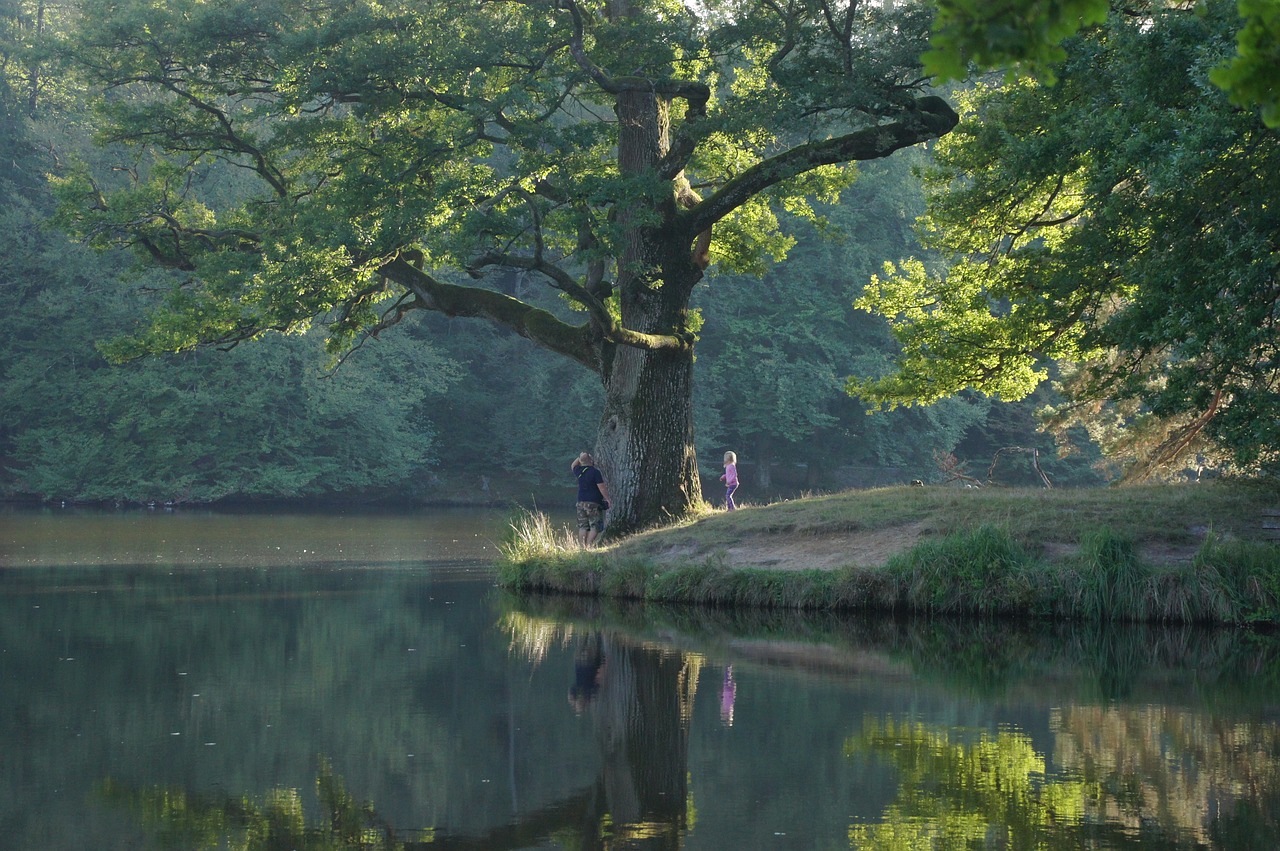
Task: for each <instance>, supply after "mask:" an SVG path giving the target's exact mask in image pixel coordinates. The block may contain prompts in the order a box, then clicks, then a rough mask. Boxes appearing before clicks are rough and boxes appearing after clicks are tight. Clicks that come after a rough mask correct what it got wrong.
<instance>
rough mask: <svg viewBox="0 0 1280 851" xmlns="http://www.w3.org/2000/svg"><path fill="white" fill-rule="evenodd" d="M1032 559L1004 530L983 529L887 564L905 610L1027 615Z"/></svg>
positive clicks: (951, 537) (928, 543)
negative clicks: (897, 585)
mask: <svg viewBox="0 0 1280 851" xmlns="http://www.w3.org/2000/svg"><path fill="white" fill-rule="evenodd" d="M1035 568H1036V565H1035V560H1034V558H1033V557H1032V556H1031V555H1030V554H1029V553H1027V551H1026V550H1024V549H1023V548H1022V547H1021V546H1019V545H1018V543H1017V542H1016V541H1014V540H1013V539H1012V538H1011V537H1010V536H1009V534H1008V532H1007V531H1005V530H1004V529H1001V528H998V527H996V526H992V525H983V526H979V527H977V528H975V529H971V530H968V531H964V532H957V533H955V534H951V535H948V536H946V537H945V538H941V539H939V540H936V541H925V542H923V543H921V544H919V545H917V546H916V547H915V548H914V549H912V550H911V551H910V552H908V553H904V554H902V555H899V556H895V557H894V558H892V559H890V560H889V563H888V564H887V565H886V572H887V573H888V574H889V575H890V576H891V577H892V578H893V579H894V580H895V581H896V582H897V583H898V584H899V594H900V597H901V602H903V603H904V604H905V605H906V606H907V607H908V608H911V609H918V610H923V611H928V612H935V613H939V614H979V615H995V614H1008V613H1015V612H1026V611H1028V610H1029V609H1030V608H1031V607H1032V605H1033V603H1034V588H1033V583H1032V576H1033V574H1034V573H1035Z"/></svg>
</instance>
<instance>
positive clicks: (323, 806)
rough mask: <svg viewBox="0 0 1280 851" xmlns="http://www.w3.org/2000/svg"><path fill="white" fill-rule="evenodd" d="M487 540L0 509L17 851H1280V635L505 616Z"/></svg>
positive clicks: (861, 621) (289, 517) (0, 722)
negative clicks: (1086, 850) (1132, 850)
mask: <svg viewBox="0 0 1280 851" xmlns="http://www.w3.org/2000/svg"><path fill="white" fill-rule="evenodd" d="M505 522H506V515H505V514H504V513H503V512H487V511H431V512H424V513H421V514H397V515H386V514H376V515H375V514H350V515H339V514H306V515H303V514H274V515H244V514H242V515H236V514H217V513H204V512H195V511H179V512H174V513H165V512H155V513H148V512H141V511H137V512H119V513H93V512H75V511H42V512H14V511H10V512H7V513H0V684H2V688H3V692H2V693H0V848H4V849H15V851H26V850H27V849H31V851H37V849H38V851H59V849H89V848H92V849H131V851H134V849H142V848H148V847H150V848H162V849H163V848H178V849H206V848H236V849H239V848H245V849H268V848H270V849H287V848H299V849H301V848H307V849H346V848H405V849H423V851H425V849H453V848H457V849H462V848H466V849H516V848H567V849H590V848H690V849H752V848H768V849H793V848H794V849H834V848H867V849H968V848H1008V849H1079V848H1098V849H1121V848H1126V849H1127V848H1144V849H1166V848H1169V849H1173V848H1178V849H1182V848H1185V849H1201V848H1211V849H1232V851H1238V849H1246V851H1248V849H1274V848H1277V847H1280V642H1278V641H1277V638H1276V637H1275V636H1271V635H1267V634H1255V633H1250V632H1244V631H1233V630H1198V629H1153V628H1144V627H1123V628H1122V627H1116V626H1098V625H1056V626H1040V627H1036V628H1031V627H1025V626H1019V625H1014V624H1008V623H995V624H981V623H961V622H938V621H934V622H922V621H895V620H892V619H885V618H871V617H866V616H854V615H847V616H839V617H835V616H817V615H808V616H798V615H771V614H766V613H760V612H736V613H731V612H714V611H711V612H708V611H697V610H688V609H667V608H658V607H653V606H648V607H641V606H626V605H619V604H614V603H605V604H601V603H598V602H593V601H586V600H577V599H566V598H551V599H517V598H514V597H511V596H509V595H506V594H505V593H503V592H502V591H501V590H500V589H498V588H496V587H495V585H494V581H493V573H492V569H491V567H490V560H491V558H492V557H493V555H494V552H495V544H494V542H495V540H497V539H498V538H500V536H501V534H502V532H503V529H504V526H505Z"/></svg>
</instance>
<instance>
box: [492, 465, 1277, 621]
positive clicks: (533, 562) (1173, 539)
mask: <svg viewBox="0 0 1280 851" xmlns="http://www.w3.org/2000/svg"><path fill="white" fill-rule="evenodd" d="M1275 507H1280V483H1274V482H1271V483H1261V482H1246V481H1224V482H1215V483H1212V484H1200V485H1167V486H1158V485H1157V486H1140V487H1125V488H1108V489H1098V490H1023V489H982V490H970V489H964V490H959V489H949V488H918V487H917V488H910V487H893V488H878V489H874V490H866V491H852V492H846V493H840V494H832V495H827V496H817V497H810V498H806V499H797V500H791V501H786V502H780V503H776V504H773V505H767V506H752V507H746V508H743V509H742V510H739V511H736V512H707V513H702V514H700V515H697V516H692V517H689V518H685V519H682V520H680V521H678V522H675V523H673V524H671V525H670V526H668V527H665V528H662V529H655V530H650V531H647V532H644V533H641V534H638V535H635V536H632V537H629V538H626V539H624V540H622V541H615V542H610V543H609V545H608V546H606V547H605V548H602V549H596V550H582V549H580V548H578V546H577V544H576V542H575V541H574V539H573V537H572V535H571V534H569V532H568V530H564V531H563V532H557V531H556V530H554V529H551V528H550V524H549V523H548V522H547V521H546V519H545V517H540V516H539V515H532V514H529V515H526V516H524V517H523V518H520V519H518V520H517V521H515V522H513V524H512V530H513V531H512V535H511V540H510V541H509V542H507V543H504V545H503V546H502V549H501V551H502V561H501V563H500V565H499V570H500V581H501V582H502V583H503V584H504V585H506V586H507V587H509V588H512V589H517V590H550V591H558V592H562V593H572V594H590V595H598V596H606V597H619V598H634V599H644V600H651V601H661V602H664V603H679V604H696V605H701V606H713V607H765V608H785V609H794V610H832V611H836V610H851V609H876V610H892V611H909V612H922V613H930V614H938V615H964V616H979V617H995V616H1013V617H1036V618H1042V617H1051V618H1059V619H1087V620H1116V621H1166V622H1185V623H1195V622H1205V623H1269V624H1280V546H1277V544H1276V543H1275V542H1270V541H1268V540H1266V539H1265V538H1264V534H1265V533H1264V531H1263V530H1262V528H1261V522H1260V520H1261V512H1262V510H1263V509H1264V508H1275ZM907 527H910V528H912V529H913V530H917V531H919V533H920V534H921V537H920V540H919V541H918V543H916V545H915V546H914V547H913V548H912V549H910V550H909V551H906V552H903V553H900V554H898V555H896V556H893V557H891V558H889V559H888V560H887V561H886V563H884V564H874V565H866V564H848V565H846V566H844V567H842V568H839V569H836V570H819V569H812V570H808V569H806V570H785V571H784V570H770V569H767V568H755V567H750V568H748V567H734V566H732V565H731V564H730V562H729V559H728V557H727V555H726V554H727V552H728V551H729V550H730V548H735V547H736V548H739V549H741V548H743V547H750V546H752V545H753V544H756V545H764V544H765V543H767V542H769V541H777V540H785V541H788V542H793V543H795V542H798V543H800V544H801V545H802V546H803V542H804V541H806V540H817V539H818V538H820V537H822V536H825V535H832V534H843V533H849V532H862V533H879V534H883V535H886V536H892V535H894V534H898V533H899V532H900V530H902V529H904V528H907ZM1144 553H1147V554H1151V553H1154V554H1156V555H1155V556H1149V555H1148V556H1144ZM1160 554H1166V555H1167V556H1168V557H1167V558H1161V557H1160Z"/></svg>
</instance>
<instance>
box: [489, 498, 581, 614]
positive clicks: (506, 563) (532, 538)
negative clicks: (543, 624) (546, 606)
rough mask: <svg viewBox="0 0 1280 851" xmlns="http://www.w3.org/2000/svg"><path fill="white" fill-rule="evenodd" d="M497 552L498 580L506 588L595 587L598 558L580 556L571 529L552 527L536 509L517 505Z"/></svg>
mask: <svg viewBox="0 0 1280 851" xmlns="http://www.w3.org/2000/svg"><path fill="white" fill-rule="evenodd" d="M498 552H499V554H500V558H499V559H498V581H499V582H500V583H501V584H502V585H504V586H506V587H508V588H524V589H555V590H558V591H564V592H567V593H571V594H594V593H597V592H598V591H599V588H600V574H601V571H602V568H603V561H602V559H601V558H599V557H598V556H597V557H595V558H587V557H584V554H583V553H582V549H581V547H580V546H579V544H578V539H577V538H576V537H575V536H574V534H573V530H572V529H570V528H569V527H568V526H561V527H559V528H556V527H555V526H553V525H552V523H551V519H550V518H549V517H547V515H546V514H544V513H542V512H540V511H529V510H528V509H521V510H520V512H519V513H518V514H517V515H516V517H515V518H514V519H513V520H512V521H511V523H510V531H509V532H508V533H507V536H506V538H505V539H503V540H502V541H501V542H499V544H498Z"/></svg>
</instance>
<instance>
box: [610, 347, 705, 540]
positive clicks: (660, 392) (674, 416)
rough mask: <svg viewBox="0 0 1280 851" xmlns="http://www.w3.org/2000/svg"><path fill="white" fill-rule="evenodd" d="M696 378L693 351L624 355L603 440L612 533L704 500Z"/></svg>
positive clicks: (675, 514)
mask: <svg viewBox="0 0 1280 851" xmlns="http://www.w3.org/2000/svg"><path fill="white" fill-rule="evenodd" d="M692 381H693V353H692V351H689V350H684V351H657V352H654V351H647V350H643V349H630V348H623V349H620V350H619V352H618V355H617V358H616V359H615V361H614V366H613V370H612V373H611V374H610V376H609V378H608V379H607V380H606V382H605V407H604V418H603V420H602V421H601V424H600V434H599V437H598V439H597V442H596V457H597V458H598V459H600V462H601V468H602V471H603V472H604V475H605V481H606V483H607V484H608V487H609V495H610V496H611V497H612V504H611V507H610V511H609V515H608V517H609V532H610V533H611V534H624V533H627V532H633V531H636V530H637V529H642V528H644V527H646V526H651V525H653V524H654V523H658V522H661V521H663V520H665V519H670V518H672V517H679V516H681V515H683V514H685V513H686V512H687V511H688V510H689V508H690V507H691V506H693V505H695V504H697V503H699V502H701V501H702V488H701V484H700V482H699V480H698V460H697V456H696V454H695V452H694V446H693V385H692Z"/></svg>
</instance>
